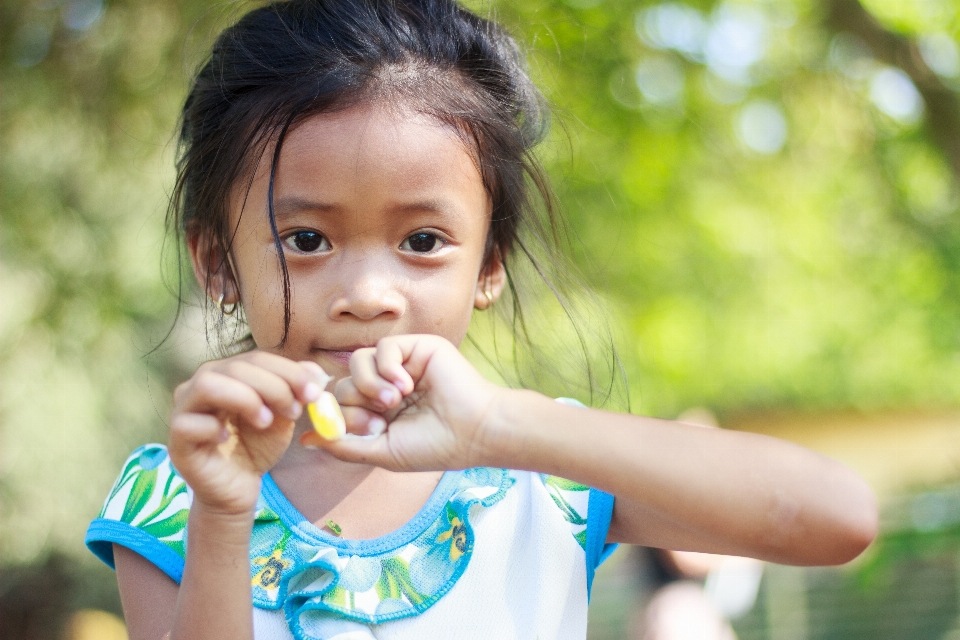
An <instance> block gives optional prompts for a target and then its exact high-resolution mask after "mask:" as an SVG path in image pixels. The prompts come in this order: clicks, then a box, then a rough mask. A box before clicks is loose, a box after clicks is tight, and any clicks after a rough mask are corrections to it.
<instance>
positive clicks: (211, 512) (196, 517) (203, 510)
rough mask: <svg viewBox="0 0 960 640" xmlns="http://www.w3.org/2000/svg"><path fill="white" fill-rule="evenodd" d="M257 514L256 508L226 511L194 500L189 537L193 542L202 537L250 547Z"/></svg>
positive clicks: (191, 507)
mask: <svg viewBox="0 0 960 640" xmlns="http://www.w3.org/2000/svg"><path fill="white" fill-rule="evenodd" d="M255 513H256V509H255V507H251V508H250V509H244V510H224V509H222V508H219V507H216V506H212V505H207V504H204V503H203V502H201V501H197V500H194V502H193V504H191V505H190V516H189V521H188V526H189V529H190V531H189V537H190V539H191V540H193V539H194V538H195V537H196V536H197V535H200V536H203V537H210V538H212V539H216V540H217V541H218V542H220V543H225V544H230V543H237V544H242V545H244V546H246V545H249V543H250V535H251V533H252V531H253V518H254V515H255Z"/></svg>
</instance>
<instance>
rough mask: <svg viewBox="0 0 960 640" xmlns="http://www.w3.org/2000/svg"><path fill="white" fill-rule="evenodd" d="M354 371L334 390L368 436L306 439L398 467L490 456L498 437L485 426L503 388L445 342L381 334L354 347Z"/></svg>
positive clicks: (441, 465)
mask: <svg viewBox="0 0 960 640" xmlns="http://www.w3.org/2000/svg"><path fill="white" fill-rule="evenodd" d="M350 373H351V377H349V378H344V379H342V380H340V381H339V382H338V383H337V386H336V389H335V391H334V395H336V397H337V401H338V402H340V404H341V406H342V409H343V415H344V419H345V420H346V423H347V431H348V432H349V433H353V434H361V435H363V434H366V435H367V438H362V439H361V438H351V437H349V436H348V437H346V438H341V439H339V440H334V441H329V440H324V439H323V438H321V437H319V436H318V435H317V434H315V433H313V432H310V433H307V434H305V435H304V436H303V437H302V438H301V443H303V444H305V445H307V446H318V447H322V448H324V449H327V450H328V451H330V452H331V453H332V454H333V455H335V456H336V457H338V458H340V459H341V460H347V461H351V462H364V463H368V464H375V465H377V466H380V467H384V468H386V469H391V470H394V471H428V470H446V469H462V468H467V467H471V466H477V465H478V463H479V462H480V461H481V460H482V459H485V457H486V452H487V450H488V448H489V445H490V444H491V442H492V441H493V440H494V439H495V436H493V434H491V433H489V432H488V430H487V429H486V428H485V425H486V424H487V422H488V421H487V417H488V414H489V412H490V411H491V409H492V408H493V407H494V405H495V403H496V399H497V397H498V394H499V393H500V391H502V389H500V387H497V386H496V385H494V384H492V383H490V382H488V381H487V380H486V379H484V378H483V376H481V375H480V374H479V373H478V372H477V370H476V369H474V368H473V366H472V365H471V364H470V363H469V362H468V361H467V360H466V358H464V357H463V355H461V354H460V352H459V351H458V350H457V348H456V347H454V346H453V345H452V344H451V343H450V342H448V341H447V340H445V339H443V338H441V337H439V336H434V335H402V336H390V337H387V338H383V339H382V340H380V341H379V342H378V343H377V346H376V348H368V349H358V350H357V351H355V352H354V353H353V356H352V358H351V359H350ZM377 434H379V435H377Z"/></svg>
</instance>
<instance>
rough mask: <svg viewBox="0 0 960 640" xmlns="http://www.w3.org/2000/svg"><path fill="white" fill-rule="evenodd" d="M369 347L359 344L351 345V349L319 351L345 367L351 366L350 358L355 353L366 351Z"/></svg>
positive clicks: (340, 348)
mask: <svg viewBox="0 0 960 640" xmlns="http://www.w3.org/2000/svg"><path fill="white" fill-rule="evenodd" d="M367 346H368V345H363V344H358V345H351V346H349V347H339V348H336V349H317V350H318V351H320V353H323V354H324V355H326V356H327V357H328V358H330V359H331V360H335V361H336V362H339V363H340V364H342V365H343V366H344V367H346V366H348V365H349V364H350V357H351V356H353V352H354V351H356V350H357V349H365V348H367Z"/></svg>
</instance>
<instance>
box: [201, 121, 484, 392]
mask: <svg viewBox="0 0 960 640" xmlns="http://www.w3.org/2000/svg"><path fill="white" fill-rule="evenodd" d="M272 153H273V151H272V149H270V148H268V149H267V152H266V153H265V154H264V157H263V160H262V161H261V162H260V166H259V167H257V170H256V173H255V174H254V177H253V182H252V186H251V188H250V191H249V194H247V193H245V188H244V187H245V186H246V183H245V181H240V188H237V189H235V197H234V198H233V200H232V202H231V211H230V225H231V228H233V229H236V235H235V237H234V242H233V252H232V260H233V265H234V269H235V275H236V284H237V288H233V287H232V285H231V283H227V284H226V290H225V292H224V293H225V300H226V301H227V302H229V301H231V300H236V299H237V298H239V300H240V301H241V302H242V304H243V308H244V312H245V314H246V318H247V321H248V322H249V325H250V329H251V331H252V333H253V339H254V341H255V342H256V344H257V345H258V346H259V347H260V348H262V349H266V350H269V351H273V352H275V353H279V354H280V355H284V356H287V357H289V358H292V359H295V360H313V361H314V362H317V363H319V364H320V366H322V367H323V368H324V369H325V370H326V371H327V372H328V373H330V374H331V375H334V376H336V377H338V378H339V377H341V376H344V375H348V367H347V364H348V361H349V358H350V355H351V353H352V352H353V351H354V350H355V349H358V348H360V347H367V346H373V345H375V344H376V342H377V340H379V339H380V338H382V337H384V336H388V335H396V334H407V333H431V334H436V335H440V336H443V337H444V338H446V339H448V340H450V341H451V342H452V343H454V344H459V343H460V342H461V341H462V340H463V337H464V336H465V335H466V331H467V327H468V325H469V323H470V316H471V313H472V310H473V307H474V305H475V304H478V305H481V306H482V305H484V304H485V303H487V298H486V297H485V294H484V291H485V290H487V291H491V292H492V294H493V296H497V295H498V294H499V293H500V290H501V289H502V286H503V268H502V265H500V264H497V265H494V267H493V269H492V270H484V272H483V273H481V270H482V268H483V266H484V265H483V258H484V249H485V246H486V239H487V232H488V228H489V225H490V214H491V204H490V198H489V196H488V194H487V192H486V190H485V189H484V187H483V182H482V180H481V177H480V173H479V171H478V169H477V166H476V163H475V161H474V159H473V158H472V157H471V155H470V153H469V152H468V150H467V149H466V148H465V146H464V144H463V143H462V142H461V140H460V139H459V138H458V137H457V136H456V134H455V133H454V132H452V131H451V130H450V129H448V128H446V127H443V126H442V125H439V124H437V123H435V122H434V121H432V120H429V119H427V118H425V117H421V116H417V115H414V114H411V113H409V112H407V113H398V112H396V111H389V110H387V109H384V108H382V107H378V106H377V105H360V106H358V107H354V108H351V109H349V110H346V111H342V112H339V113H334V114H323V115H319V116H315V117H312V118H310V119H308V120H307V121H305V122H304V123H303V124H301V125H299V126H298V127H297V128H296V129H294V130H293V131H292V132H290V133H289V135H288V136H287V138H286V140H285V141H284V145H283V150H282V152H281V156H280V162H279V167H278V169H277V172H276V178H275V185H274V211H275V214H276V222H277V229H278V231H279V234H280V238H281V240H282V245H283V251H284V255H285V257H286V261H287V268H288V270H289V274H290V286H291V291H290V294H291V295H290V310H291V323H290V330H289V334H288V336H287V341H286V344H285V345H284V346H283V347H282V348H280V347H278V345H279V343H280V339H281V337H282V336H283V318H284V312H283V308H284V301H283V280H282V277H281V275H280V263H279V260H278V256H277V251H276V248H275V245H274V239H273V234H272V233H271V230H270V223H269V218H268V214H267V190H268V186H269V174H270V170H269V159H270V158H271V157H272ZM213 281H214V282H218V281H220V280H218V279H217V278H214V279H213Z"/></svg>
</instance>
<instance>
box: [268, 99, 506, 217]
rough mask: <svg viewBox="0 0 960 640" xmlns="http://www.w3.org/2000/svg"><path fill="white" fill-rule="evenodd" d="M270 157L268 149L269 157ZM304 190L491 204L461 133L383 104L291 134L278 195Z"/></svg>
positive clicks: (316, 121) (314, 121) (316, 119)
mask: <svg viewBox="0 0 960 640" xmlns="http://www.w3.org/2000/svg"><path fill="white" fill-rule="evenodd" d="M270 156H272V150H269V149H268V153H267V155H266V156H265V157H270ZM265 165H266V166H265ZM264 178H266V179H268V178H269V163H266V162H261V163H260V167H258V171H257V175H256V176H255V182H258V181H260V180H263V179H264ZM301 190H307V191H318V190H319V191H322V192H323V195H324V196H326V197H328V198H332V199H341V198H349V199H352V198H355V197H357V196H360V195H373V194H376V193H381V194H382V193H384V192H386V193H389V194H391V196H392V197H394V198H396V199H398V200H404V199H406V198H410V197H413V198H416V199H423V198H425V197H430V196H431V195H435V196H438V197H439V196H441V195H442V196H445V197H447V198H449V197H461V198H467V199H470V200H477V199H478V198H479V199H480V200H482V201H484V202H485V201H486V200H487V195H486V190H485V188H484V185H483V180H482V177H481V175H480V171H479V169H478V166H477V162H476V159H475V157H474V154H473V153H472V151H471V150H470V149H469V148H468V147H467V145H466V144H465V143H464V140H463V138H462V137H461V136H460V135H458V132H457V131H455V130H454V129H453V128H452V127H449V126H446V125H444V124H441V123H439V122H437V121H436V120H434V119H432V118H429V117H427V116H423V115H420V114H417V113H414V112H412V111H410V110H408V109H401V108H387V107H386V106H383V105H379V104H363V105H358V106H355V107H352V108H349V109H346V110H343V111H338V112H334V113H328V114H320V115H315V116H311V117H309V118H308V119H306V120H305V121H303V122H302V123H300V124H299V125H298V126H297V127H296V128H295V129H293V130H291V131H290V132H289V133H288V135H287V137H286V139H285V140H284V143H283V148H282V150H281V154H280V162H279V164H278V168H277V175H276V176H275V195H279V194H280V193H281V192H284V193H286V194H288V195H296V194H295V193H291V192H296V191H301Z"/></svg>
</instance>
